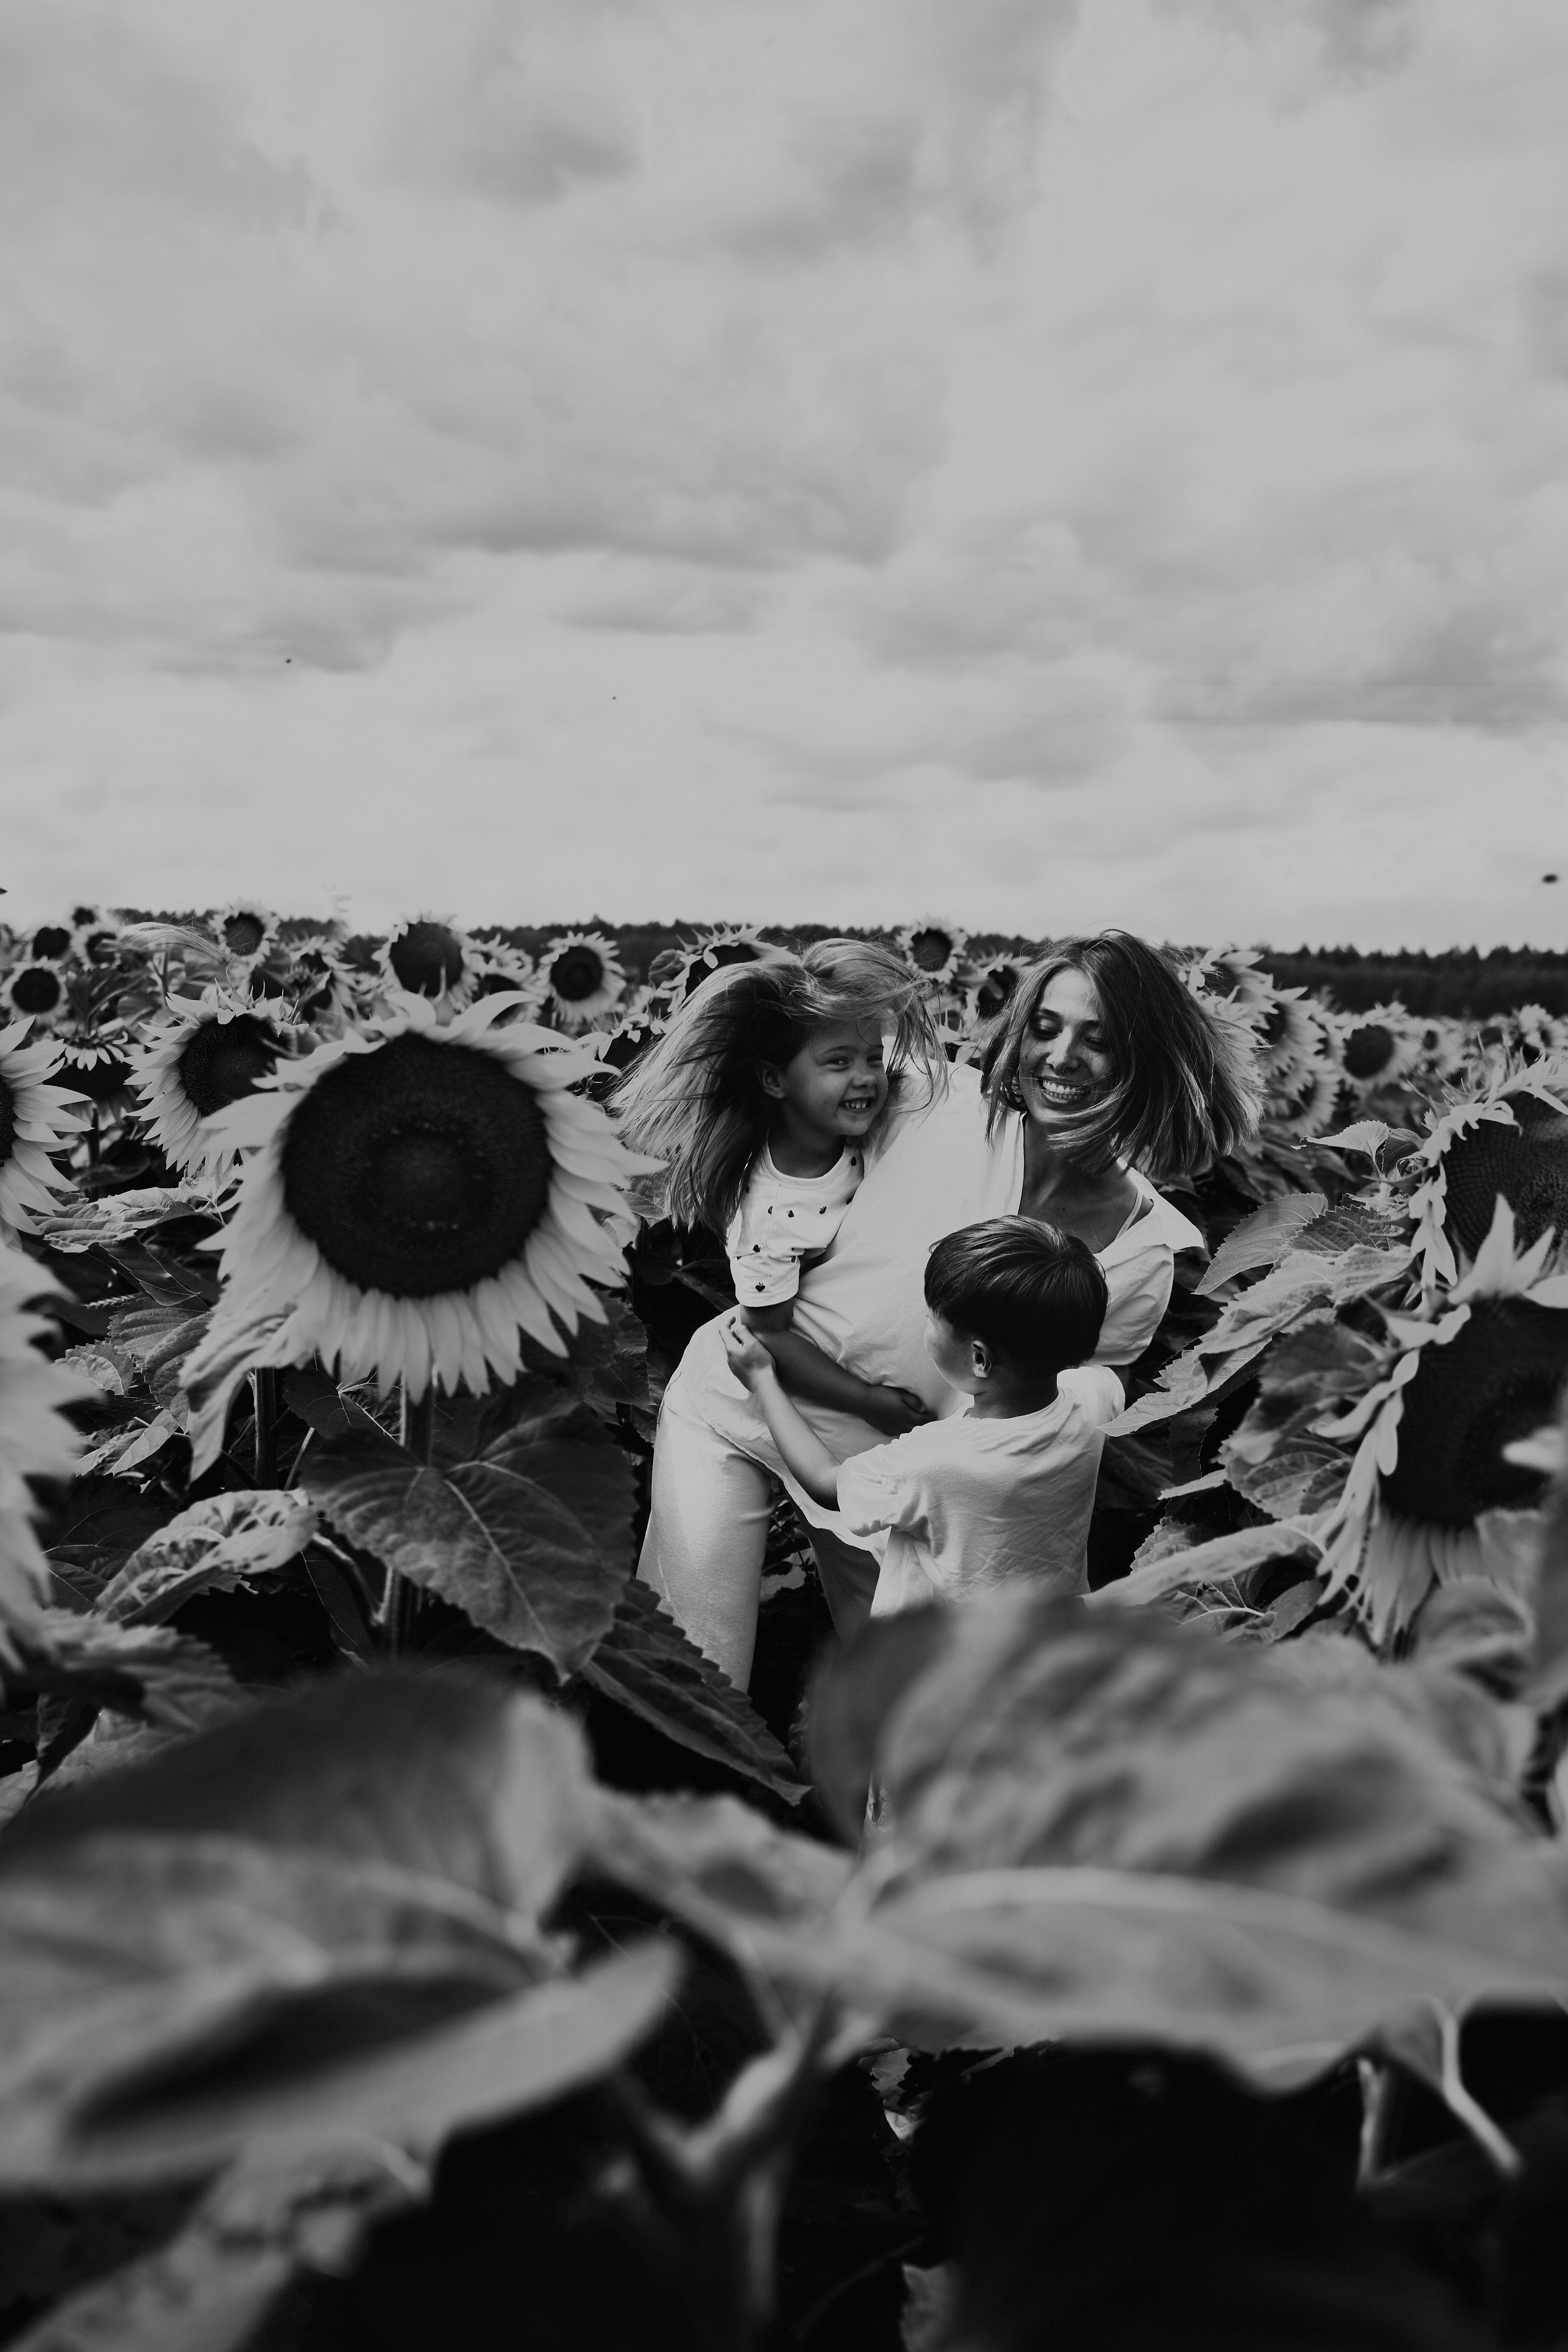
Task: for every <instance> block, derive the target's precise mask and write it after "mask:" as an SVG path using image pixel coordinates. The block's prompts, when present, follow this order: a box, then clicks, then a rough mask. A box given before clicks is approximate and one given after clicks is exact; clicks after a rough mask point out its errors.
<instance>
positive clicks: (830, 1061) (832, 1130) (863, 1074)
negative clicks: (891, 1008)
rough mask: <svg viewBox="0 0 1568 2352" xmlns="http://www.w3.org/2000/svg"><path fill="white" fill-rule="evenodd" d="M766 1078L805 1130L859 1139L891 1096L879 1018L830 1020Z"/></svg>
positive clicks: (817, 1134) (790, 1115) (791, 1118)
mask: <svg viewBox="0 0 1568 2352" xmlns="http://www.w3.org/2000/svg"><path fill="white" fill-rule="evenodd" d="M763 1085H764V1087H766V1088H767V1090H768V1092H769V1094H771V1095H773V1097H775V1099H776V1100H778V1101H779V1102H780V1103H782V1104H783V1105H784V1110H785V1114H786V1117H787V1118H789V1122H790V1125H791V1126H792V1128H797V1129H799V1130H800V1131H801V1132H802V1134H803V1139H804V1137H805V1135H811V1136H815V1137H820V1138H823V1139H826V1137H828V1136H840V1137H848V1138H852V1139H857V1140H858V1139H859V1138H860V1137H861V1136H863V1135H865V1134H866V1133H867V1132H868V1130H869V1129H871V1128H872V1127H873V1126H875V1124H876V1121H877V1118H878V1115H879V1112H880V1110H881V1108H882V1106H883V1104H884V1103H885V1102H886V1101H887V1099H888V1068H887V1049H886V1045H885V1043H884V1040H883V1036H882V1027H881V1024H880V1022H878V1021H829V1022H827V1023H826V1024H824V1025H823V1027H822V1028H820V1029H818V1030H816V1032H815V1033H814V1034H813V1035H812V1036H810V1037H809V1038H808V1039H807V1040H806V1043H805V1045H803V1046H802V1047H801V1049H800V1051H799V1053H798V1054H796V1055H795V1058H794V1059H793V1060H792V1061H789V1062H786V1063H785V1064H784V1067H783V1069H782V1070H774V1069H764V1070H763Z"/></svg>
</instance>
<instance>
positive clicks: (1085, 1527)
mask: <svg viewBox="0 0 1568 2352" xmlns="http://www.w3.org/2000/svg"><path fill="white" fill-rule="evenodd" d="M969 1402H970V1400H969V1398H968V1397H967V1396H963V1398H962V1405H961V1410H960V1411H959V1412H957V1413H955V1414H953V1415H952V1417H951V1418H950V1419H948V1420H945V1421H933V1422H931V1423H928V1424H927V1425H926V1426H925V1427H923V1428H921V1429H913V1430H911V1431H910V1433H909V1435H908V1436H907V1437H896V1438H894V1440H893V1441H892V1443H891V1444H889V1445H874V1446H873V1447H872V1448H871V1449H870V1451H869V1452H868V1453H866V1454H855V1455H853V1456H852V1457H851V1459H850V1460H849V1461H847V1462H846V1463H845V1464H844V1465H843V1467H842V1469H841V1470H840V1471H839V1473H838V1511H839V1518H840V1523H841V1524H842V1525H843V1527H844V1528H846V1529H847V1532H848V1533H849V1534H850V1535H852V1536H858V1537H861V1538H865V1537H868V1536H874V1535H876V1534H877V1533H878V1531H879V1530H882V1529H885V1530H887V1531H888V1533H887V1537H886V1549H885V1551H884V1552H883V1556H882V1572H881V1574H880V1576H879V1578H878V1580H877V1592H876V1598H875V1599H874V1600H873V1601H872V1603H871V1614H872V1616H873V1617H887V1616H890V1615H892V1614H893V1613H894V1612H895V1611H898V1610H900V1609H916V1608H919V1607H920V1606H921V1604H922V1603H923V1602H925V1601H961V1600H963V1598H964V1596H965V1595H966V1594H968V1593H971V1592H978V1591H984V1590H985V1589H986V1588H987V1587H989V1586H991V1585H995V1584H1003V1583H1005V1582H1007V1581H1008V1580H1010V1579H1012V1578H1015V1577H1029V1578H1031V1579H1032V1580H1034V1581H1036V1582H1037V1583H1040V1584H1047V1585H1050V1586H1051V1587H1052V1588H1053V1589H1054V1590H1055V1591H1058V1592H1064V1593H1077V1592H1082V1591H1085V1590H1086V1589H1087V1585H1088V1568H1087V1546H1088V1542H1089V1514H1090V1512H1091V1511H1092V1510H1093V1508H1094V1489H1095V1481H1096V1479H1097V1478H1098V1476H1099V1475H1100V1450H1101V1448H1102V1446H1103V1444H1104V1443H1105V1440H1104V1437H1103V1434H1102V1433H1101V1431H1100V1428H1099V1427H1098V1426H1097V1425H1096V1423H1095V1421H1094V1420H1093V1419H1092V1418H1091V1416H1090V1414H1089V1412H1086V1411H1085V1409H1084V1406H1083V1404H1082V1403H1081V1402H1079V1398H1078V1397H1077V1396H1075V1395H1071V1394H1069V1393H1068V1391H1066V1390H1063V1391H1060V1392H1059V1393H1058V1395H1057V1396H1056V1397H1055V1398H1054V1399H1053V1400H1052V1402H1050V1403H1049V1404H1048V1405H1047V1406H1046V1407H1045V1408H1044V1410H1043V1411H1042V1412H1026V1413H1019V1414H1016V1415H1015V1416H1013V1417H1011V1418H1009V1419H1005V1420H999V1421H993V1420H990V1419H985V1420H983V1421H977V1420H976V1419H975V1417H974V1415H973V1412H970V1411H968V1410H967V1407H968V1405H969ZM873 1549H879V1547H877V1546H873Z"/></svg>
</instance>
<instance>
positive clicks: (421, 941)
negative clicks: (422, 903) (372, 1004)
mask: <svg viewBox="0 0 1568 2352" xmlns="http://www.w3.org/2000/svg"><path fill="white" fill-rule="evenodd" d="M387 961H389V962H390V964H391V966H392V969H393V971H394V972H395V974H396V977H397V982H398V985H399V987H401V988H406V989H407V990H408V991H409V992H410V993H411V994H413V995H416V996H439V995H440V993H441V992H442V990H443V989H446V988H456V986H457V985H458V982H459V981H460V980H461V978H462V977H463V949H462V942H461V941H460V940H458V938H457V937H456V935H455V934H454V933H453V932H451V931H449V930H448V929H447V926H446V924H445V923H410V924H409V926H408V929H406V930H405V931H404V932H402V933H401V934H400V935H399V936H398V938H396V939H395V940H393V942H392V945H391V947H390V948H389V949H388V950H387Z"/></svg>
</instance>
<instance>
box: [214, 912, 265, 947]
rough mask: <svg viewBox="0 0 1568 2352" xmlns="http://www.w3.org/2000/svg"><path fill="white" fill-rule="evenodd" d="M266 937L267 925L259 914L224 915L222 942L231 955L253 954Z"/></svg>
mask: <svg viewBox="0 0 1568 2352" xmlns="http://www.w3.org/2000/svg"><path fill="white" fill-rule="evenodd" d="M266 937H267V926H266V924H265V923H264V922H263V921H262V919H261V918H260V916H259V915H226V916H225V918H224V925H223V943H224V945H225V947H226V948H227V949H228V950H229V952H230V954H231V955H242V956H247V955H254V954H255V953H256V950H257V949H258V947H259V946H260V945H261V942H262V940H264V939H265V938H266Z"/></svg>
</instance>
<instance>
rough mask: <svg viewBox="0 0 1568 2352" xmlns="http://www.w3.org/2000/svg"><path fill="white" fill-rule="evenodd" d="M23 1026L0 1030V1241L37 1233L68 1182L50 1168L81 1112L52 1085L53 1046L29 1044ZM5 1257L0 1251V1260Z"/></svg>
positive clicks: (55, 1068)
mask: <svg viewBox="0 0 1568 2352" xmlns="http://www.w3.org/2000/svg"><path fill="white" fill-rule="evenodd" d="M26 1037H27V1024H26V1022H25V1021H14V1022H12V1024H10V1026H9V1028H5V1029H0V1236H3V1235H4V1234H7V1233H21V1234H31V1233H36V1232H37V1213H38V1212H40V1211H41V1212H42V1213H44V1214H45V1215H48V1214H49V1213H52V1212H53V1211H54V1210H56V1209H57V1208H58V1205H59V1203H58V1201H57V1199H56V1197H55V1196H56V1194H57V1193H58V1192H63V1191H65V1190H66V1189H67V1186H68V1179H67V1178H65V1177H62V1176H61V1175H60V1173H59V1172H58V1170H57V1168H56V1167H55V1165H54V1160H55V1155H56V1154H57V1153H59V1152H64V1151H68V1150H69V1149H70V1147H71V1145H72V1143H73V1142H74V1141H75V1139H76V1134H75V1130H76V1129H77V1127H78V1126H79V1122H80V1120H81V1118H82V1117H83V1113H82V1111H81V1110H80V1108H79V1104H78V1102H77V1101H76V1100H74V1099H73V1089H71V1088H70V1087H62V1086H60V1085H59V1084H58V1083H51V1082H52V1081H57V1080H58V1074H59V1054H58V1048H57V1047H56V1046H55V1045H52V1044H47V1045H28V1044H27V1043H26ZM4 1257H5V1252H4V1250H3V1249H0V1261H3V1260H4Z"/></svg>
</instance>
